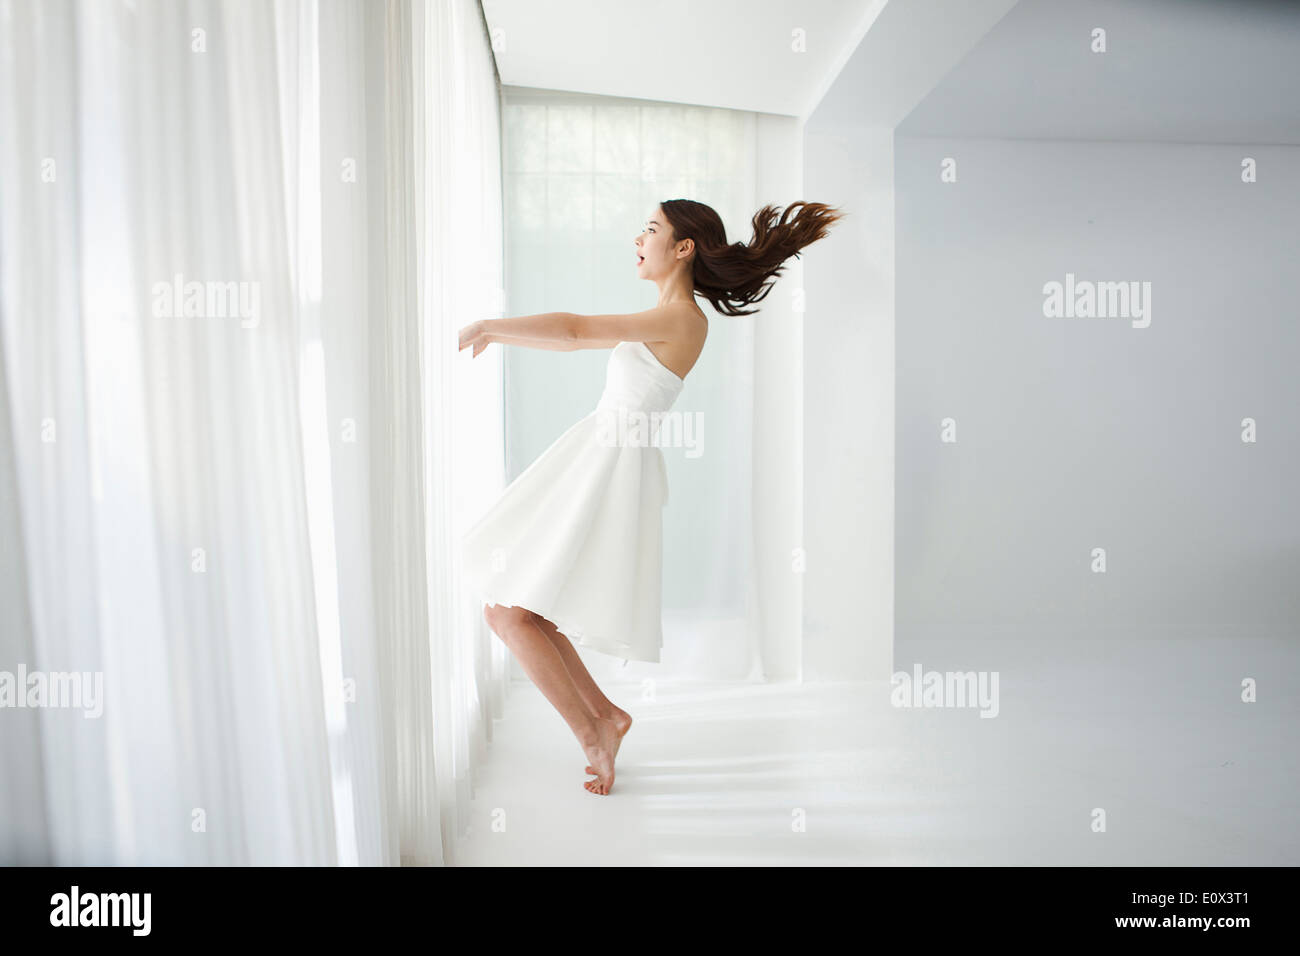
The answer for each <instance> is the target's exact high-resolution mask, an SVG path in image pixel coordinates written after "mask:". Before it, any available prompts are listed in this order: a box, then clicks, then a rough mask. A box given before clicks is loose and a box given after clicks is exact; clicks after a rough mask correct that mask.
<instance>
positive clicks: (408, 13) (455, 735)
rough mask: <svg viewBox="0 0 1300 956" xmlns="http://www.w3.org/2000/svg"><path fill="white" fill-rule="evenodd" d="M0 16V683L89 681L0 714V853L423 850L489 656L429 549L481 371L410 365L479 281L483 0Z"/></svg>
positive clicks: (493, 119)
mask: <svg viewBox="0 0 1300 956" xmlns="http://www.w3.org/2000/svg"><path fill="white" fill-rule="evenodd" d="M0 23H2V24H3V29H2V30H0V287H2V288H0V358H2V360H3V374H2V375H0V386H2V388H0V412H3V413H4V421H3V424H2V427H0V521H2V522H3V545H4V552H3V559H2V560H0V571H2V572H3V575H2V577H0V602H2V605H3V621H2V623H0V680H3V677H4V673H5V672H7V673H9V674H10V675H13V674H15V673H18V672H19V671H20V670H23V671H26V672H39V673H44V674H51V673H55V672H76V673H87V674H100V675H102V688H103V712H102V716H99V717H97V718H92V719H87V718H86V717H85V716H84V715H83V712H82V711H80V710H75V709H73V708H66V707H65V708H60V707H43V708H40V709H31V708H15V707H5V708H3V709H0V728H2V730H3V732H2V733H0V760H3V761H4V763H3V766H0V863H9V862H16V861H22V862H46V861H49V862H55V863H60V864H70V863H76V864H87V863H89V864H97V863H108V864H118V863H217V864H244V863H270V864H282V863H303V864H332V863H342V864H351V863H362V864H390V863H398V862H405V863H416V864H437V863H443V862H448V861H449V860H450V858H451V852H452V848H453V846H454V839H455V836H456V835H457V833H458V832H460V831H461V830H463V828H464V826H465V824H466V822H467V821H466V819H465V817H464V809H465V804H466V801H467V800H468V796H469V792H470V781H471V777H472V771H473V768H474V764H475V760H476V758H477V757H478V756H480V755H481V753H482V748H483V746H484V744H485V741H486V738H487V734H488V731H489V729H490V726H491V719H492V717H493V715H494V714H496V713H497V712H499V706H500V700H501V693H502V687H503V674H504V658H503V656H502V652H501V649H500V648H499V647H496V646H495V645H494V644H493V642H491V641H489V640H488V639H487V632H486V628H485V626H484V625H483V623H482V620H481V618H480V617H477V616H476V615H471V614H470V613H469V612H468V608H466V606H465V605H464V604H463V603H461V600H460V595H459V588H458V583H457V582H456V581H455V580H454V576H453V574H452V569H451V566H450V564H449V562H447V560H446V557H445V554H444V552H445V550H446V545H445V543H444V542H445V541H447V540H450V539H451V537H452V536H453V535H454V534H455V532H456V530H457V529H458V527H460V526H461V525H463V523H464V521H465V517H464V513H465V509H466V507H467V505H466V503H465V500H464V499H465V497H466V495H465V493H463V492H461V491H457V490H455V489H453V492H452V493H449V492H448V491H447V489H448V487H449V479H448V478H446V477H445V476H446V475H449V474H451V472H452V461H451V459H452V458H453V457H454V458H455V469H456V472H457V474H458V475H463V476H464V477H465V481H466V482H467V484H469V485H472V486H473V487H474V488H475V489H486V490H487V491H488V492H490V490H491V489H492V488H494V487H498V488H499V487H500V485H501V483H502V478H503V471H502V462H501V460H500V448H499V444H498V445H497V446H496V447H495V448H494V447H493V445H492V438H493V436H494V435H495V436H496V438H497V440H498V442H499V438H500V403H499V398H496V397H495V396H498V395H499V392H500V378H499V376H498V377H496V379H495V388H494V381H493V370H492V368H491V366H489V365H481V366H479V367H478V368H477V369H475V370H474V371H475V375H474V379H473V382H472V383H471V384H472V387H473V388H474V389H476V390H477V391H476V394H477V395H479V396H481V400H479V401H476V402H474V403H473V404H470V405H467V406H463V407H459V408H456V409H452V408H451V407H449V405H448V404H447V403H445V402H443V401H442V399H441V396H442V393H443V392H444V391H445V390H447V389H448V388H449V387H450V386H449V384H448V382H447V379H446V377H445V370H444V369H440V368H439V366H438V364H437V362H436V361H435V359H438V360H440V361H444V362H445V361H446V360H445V359H439V358H438V357H439V356H443V355H444V354H445V353H453V354H454V352H455V347H454V345H452V344H450V343H452V342H454V329H455V328H457V327H459V324H463V321H462V319H461V316H460V315H459V314H456V313H457V312H458V310H464V309H467V308H468V307H469V305H470V304H472V305H475V306H477V307H479V308H482V309H486V310H487V311H485V312H482V313H480V314H492V313H491V307H492V300H493V296H492V295H490V294H489V295H488V296H486V297H484V296H482V295H481V293H482V290H483V288H484V287H486V288H488V289H497V288H499V287H500V285H501V280H500V265H501V249H500V235H499V230H494V219H495V221H496V222H499V219H500V189H499V180H498V179H497V178H496V175H495V171H496V170H497V169H499V144H498V142H497V138H496V137H497V129H498V124H499V114H498V109H497V93H496V90H497V87H496V79H495V74H494V70H493V68H492V63H491V56H490V50H489V46H488V40H487V36H486V30H485V28H484V26H483V23H482V20H481V16H480V12H479V9H478V5H477V3H475V2H474V0H438V2H436V3H435V2H429V3H423V2H413V0H391V2H387V3H382V4H381V3H369V2H365V0H339V2H331V3H319V4H318V3H317V2H315V0H277V2H275V3H267V4H261V3H240V2H218V0H194V2H191V3H188V4H174V3H169V2H164V0H157V2H147V0H134V2H126V0H121V2H109V0H105V2H102V3H72V2H64V0H54V2H44V0H40V2H38V0H0ZM435 68H436V69H438V70H439V71H441V73H440V82H439V83H438V84H437V85H430V83H429V80H430V71H431V70H433V69H435ZM449 124H454V126H449ZM452 176H454V177H455V178H454V179H452V178H450V177H452ZM453 194H454V195H453ZM448 208H450V209H451V214H452V215H455V216H457V217H459V218H460V220H461V221H460V222H459V223H458V224H457V223H451V224H447V225H444V224H443V222H442V221H441V217H444V216H447V215H448ZM443 229H445V230H446V232H445V234H442V235H439V232H438V231H439V230H443ZM195 284H196V285H195ZM177 287H179V288H180V290H181V295H180V296H179V297H176V298H175V300H174V301H172V300H170V299H169V296H170V295H171V291H172V290H173V289H175V288H177ZM498 298H499V296H498ZM471 318H473V316H472V315H471ZM449 330H450V331H449ZM11 686H12V684H11Z"/></svg>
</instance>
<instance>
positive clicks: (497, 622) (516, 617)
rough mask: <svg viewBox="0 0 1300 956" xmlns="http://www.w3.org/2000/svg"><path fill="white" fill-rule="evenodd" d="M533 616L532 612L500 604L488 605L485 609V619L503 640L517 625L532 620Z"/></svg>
mask: <svg viewBox="0 0 1300 956" xmlns="http://www.w3.org/2000/svg"><path fill="white" fill-rule="evenodd" d="M532 614H533V612H532V611H530V610H528V609H527V608H523V607H503V606H502V605H500V604H487V605H484V607H483V619H484V620H485V621H487V623H488V627H490V628H492V630H493V631H495V632H496V635H497V636H498V637H500V638H502V639H504V638H505V636H506V635H507V634H508V633H509V632H510V630H511V628H512V627H514V626H515V625H516V624H520V623H523V622H525V621H528V620H530V619H531V618H532Z"/></svg>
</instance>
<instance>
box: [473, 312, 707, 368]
mask: <svg viewBox="0 0 1300 956" xmlns="http://www.w3.org/2000/svg"><path fill="white" fill-rule="evenodd" d="M693 315H694V309H692V308H691V307H690V305H688V304H687V303H684V302H674V303H673V304H671V305H664V306H656V307H655V308H653V309H647V310H646V311H645V312H632V313H628V314H626V315H576V314H574V313H572V312H543V313H541V314H540V315H525V316H521V317H519V318H508V319H483V320H481V321H479V322H475V323H473V324H471V325H467V326H465V328H463V329H461V331H460V347H461V348H462V349H464V348H467V347H469V346H473V347H474V355H478V353H479V352H481V351H483V349H485V348H487V346H488V345H490V344H491V343H493V342H500V343H501V344H502V345H522V346H526V347H528V348H535V349H549V350H551V351H558V352H572V351H574V350H576V349H608V348H613V347H614V346H615V345H617V344H618V343H619V342H666V341H669V340H671V339H673V338H675V337H676V336H677V335H678V334H680V333H681V332H683V331H684V330H685V328H686V324H687V322H689V320H690V318H691V317H692V316H693Z"/></svg>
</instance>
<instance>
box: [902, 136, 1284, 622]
mask: <svg viewBox="0 0 1300 956" xmlns="http://www.w3.org/2000/svg"><path fill="white" fill-rule="evenodd" d="M896 150H897V152H896V185H897V193H896V200H897V208H898V217H897V231H896V239H897V258H898V271H897V295H898V313H897V315H898V383H897V384H898V421H897V442H898V446H897V473H898V498H897V505H898V514H897V524H898V537H897V556H896V557H897V575H898V591H897V601H898V605H897V628H898V629H897V637H898V640H899V643H900V645H901V644H903V643H904V642H907V641H909V640H914V639H926V640H930V639H945V638H957V639H960V640H964V641H969V640H975V639H979V638H999V637H1007V638H1023V639H1026V640H1033V641H1039V642H1042V641H1052V640H1058V639H1079V640H1089V639H1095V638H1106V637H1120V638H1123V637H1137V636H1143V637H1157V638H1186V637H1193V636H1204V637H1216V636H1238V637H1247V636H1251V637H1255V636H1258V637H1275V636H1279V635H1283V634H1294V632H1295V627H1296V622H1297V621H1298V620H1300V591H1298V590H1297V589H1296V587H1295V583H1296V581H1297V580H1300V507H1297V506H1296V504H1295V487H1296V479H1297V475H1300V420H1298V419H1297V417H1296V415H1295V411H1296V408H1297V405H1298V404H1300V402H1298V399H1300V388H1298V387H1297V384H1296V383H1297V377H1296V368H1297V366H1298V365H1300V323H1297V315H1296V307H1295V301H1296V300H1295V287H1294V280H1295V275H1296V263H1297V261H1300V233H1297V230H1296V223H1297V222H1300V149H1297V148H1295V147H1285V146H1279V147H1258V146H1227V145H1203V146H1193V145H1178V144H1154V143H1128V144H1125V143H1079V142H1069V143H1060V142H1043V141H1029V140H941V139H929V138H918V139H907V138H900V139H899V140H898V142H897V144H896ZM1245 157H1250V158H1253V159H1254V160H1255V161H1256V162H1257V164H1258V171H1259V178H1258V182H1255V183H1245V182H1242V162H1243V159H1244V158H1245ZM945 158H950V159H952V160H953V161H954V162H955V163H956V169H957V181H956V182H955V183H945V182H941V181H940V170H941V165H942V164H943V162H944V160H945ZM1066 273H1073V274H1074V275H1075V276H1076V277H1077V280H1078V281H1080V282H1082V281H1084V280H1094V281H1115V282H1129V281H1134V282H1140V283H1150V296H1151V299H1150V303H1149V304H1150V315H1149V322H1150V324H1149V325H1147V326H1146V327H1145V328H1143V327H1135V326H1134V321H1137V322H1138V323H1139V325H1141V324H1142V323H1143V322H1145V321H1148V319H1131V318H1123V317H1113V318H1079V317H1072V318H1048V317H1045V316H1044V314H1043V302H1044V294H1043V287H1044V284H1045V283H1048V282H1051V281H1053V280H1056V281H1060V282H1062V283H1064V282H1065V280H1066ZM949 417H951V418H952V419H954V420H955V423H956V436H957V441H956V442H955V443H944V442H942V441H941V440H940V422H941V421H942V420H943V419H945V418H949ZM1247 417H1250V418H1253V419H1255V420H1256V421H1257V423H1258V435H1257V437H1258V440H1257V441H1256V442H1255V443H1243V441H1242V440H1241V434H1242V420H1243V419H1244V418H1247ZM1094 548H1104V549H1105V557H1106V571H1105V573H1096V572H1094V570H1093V566H1092V565H1093V555H1092V550H1093V549H1094Z"/></svg>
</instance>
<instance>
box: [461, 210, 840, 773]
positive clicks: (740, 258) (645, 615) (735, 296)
mask: <svg viewBox="0 0 1300 956" xmlns="http://www.w3.org/2000/svg"><path fill="white" fill-rule="evenodd" d="M778 213H779V215H778ZM840 218H842V214H841V213H840V212H839V211H838V210H834V209H831V208H830V207H827V206H825V205H823V204H821V203H807V202H796V203H792V204H791V205H789V206H787V207H786V208H785V211H784V212H783V213H781V212H780V210H778V209H777V208H776V207H774V206H770V205H769V206H764V207H763V209H761V210H759V212H758V213H756V214H755V216H754V219H753V227H754V235H753V238H752V240H751V241H750V242H749V243H748V244H746V243H743V242H736V243H728V242H727V237H726V230H725V229H724V227H723V224H722V219H721V218H720V217H719V216H718V214H717V213H716V212H715V211H714V210H713V209H711V208H710V207H708V206H706V205H704V204H702V203H697V202H694V201H692V200H689V199H672V200H666V201H664V202H662V203H660V204H659V205H658V206H657V207H655V209H654V210H653V211H652V212H651V214H650V216H649V218H648V219H647V221H646V223H645V225H644V228H643V230H642V232H641V234H640V235H638V236H637V237H636V239H635V240H634V242H635V245H636V254H635V255H636V273H637V276H638V277H639V278H642V279H649V280H651V281H652V282H654V283H655V284H656V285H657V286H658V287H659V302H658V304H657V305H656V306H655V307H654V308H652V309H648V310H646V311H645V312H637V313H633V314H630V315H574V314H573V313H569V312H547V313H544V314H541V315H530V316H524V317H522V318H508V319H486V320H484V321H480V322H475V323H473V324H471V325H468V326H466V327H465V328H463V329H461V330H460V348H461V349H466V348H468V349H472V350H473V351H472V355H474V356H477V355H478V354H479V353H480V352H482V351H483V350H484V349H485V348H487V346H488V345H490V344H491V343H493V342H499V343H501V344H503V345H522V346H525V347H528V348H537V349H550V350H553V351H572V350H573V349H608V348H612V349H613V352H612V353H611V355H610V361H609V366H608V368H607V371H606V381H605V390H604V392H603V393H602V395H601V398H600V401H599V403H598V404H597V406H596V409H595V410H594V411H593V412H592V413H591V414H590V415H588V416H587V417H585V418H583V419H582V420H581V421H579V422H577V423H576V424H575V425H574V426H573V427H572V428H570V429H569V430H568V431H567V432H565V433H564V434H563V435H561V436H560V438H558V439H557V440H556V441H555V443H554V444H553V445H552V446H551V447H550V448H548V449H547V450H546V451H545V452H543V453H542V455H541V456H540V457H539V458H538V459H537V460H536V461H534V462H533V463H532V464H531V465H529V467H528V468H527V469H525V471H524V472H523V473H522V474H520V475H519V477H518V478H516V479H515V480H514V481H513V482H511V483H510V486H509V487H508V488H506V490H505V491H504V492H503V493H502V495H501V497H500V499H499V500H498V501H497V502H496V504H494V505H493V506H492V508H491V509H490V510H489V511H488V512H487V514H485V515H484V516H483V517H482V518H481V519H479V521H478V522H477V523H476V524H475V525H474V527H473V528H471V529H470V530H469V531H468V532H467V533H466V535H465V538H464V540H463V541H462V543H461V555H462V561H463V567H464V571H465V575H466V578H467V579H468V580H469V581H470V582H471V584H472V586H473V587H474V589H475V592H476V594H477V596H478V597H479V598H480V599H481V600H482V601H483V603H484V605H485V610H484V616H485V617H486V619H487V622H488V624H489V626H491V628H492V630H493V631H494V632H495V633H496V634H497V636H498V637H500V638H501V640H502V641H504V642H505V644H506V645H507V646H508V647H509V648H510V650H511V652H512V653H513V654H514V655H515V657H516V658H517V659H518V660H519V663H520V665H521V666H522V667H523V669H524V671H525V672H526V673H527V674H528V676H529V678H530V679H531V680H532V681H533V683H534V684H536V685H537V687H538V688H539V689H540V690H541V691H542V693H543V694H544V695H545V696H546V698H547V700H549V701H550V702H551V703H552V705H554V706H555V708H556V709H557V710H558V711H559V712H560V714H561V716H563V718H564V720H565V721H566V722H567V723H568V725H569V727H570V728H571V729H572V730H573V733H574V735H575V736H576V737H577V738H578V743H579V744H580V745H581V746H582V749H583V752H584V753H585V754H586V757H587V760H588V761H589V763H588V765H587V768H586V769H587V773H589V774H594V775H595V779H594V780H587V781H585V782H584V784H583V786H584V787H586V789H587V790H588V791H590V792H591V793H595V794H608V793H609V792H610V788H611V787H612V786H613V783H614V758H615V756H616V755H617V753H618V748H619V744H620V743H621V742H622V739H623V736H624V735H625V734H626V733H627V731H628V729H629V728H630V727H631V726H632V717H631V715H630V714H628V713H627V711H625V710H623V709H622V708H620V707H617V706H616V705H615V704H614V703H613V702H612V701H610V700H609V698H608V697H606V696H605V695H604V693H602V692H601V690H600V688H599V687H598V686H597V685H596V682H595V681H594V680H593V679H592V677H591V674H590V673H588V671H587V668H586V667H585V666H584V665H583V663H582V659H581V658H580V657H579V656H578V653H577V651H576V650H575V649H574V646H573V645H574V643H577V644H579V645H581V646H586V647H590V648H592V649H594V650H597V651H600V652H602V653H606V654H611V655H613V656H615V657H621V658H623V659H624V660H625V661H626V660H639V661H655V662H657V661H658V660H659V650H660V647H661V646H662V643H663V640H662V628H661V619H660V608H661V604H660V598H661V591H660V583H661V571H662V567H661V562H662V544H661V534H662V513H661V509H662V508H663V505H664V503H665V502H666V501H667V499H668V481H667V470H666V468H665V465H664V458H663V452H662V451H661V450H660V449H659V447H658V446H657V444H656V443H655V429H656V428H657V423H658V421H659V417H658V416H657V415H656V413H662V412H667V411H668V410H669V408H671V406H672V404H673V402H674V401H675V400H676V398H677V395H678V394H679V393H680V392H681V389H682V387H683V386H684V384H685V380H686V376H687V375H688V374H690V371H691V369H692V368H693V367H694V365H695V362H696V360H697V359H698V358H699V356H700V352H701V351H702V350H703V348H704V340H705V338H706V337H707V336H708V332H709V320H708V317H707V316H706V315H705V313H704V311H703V310H702V309H701V308H700V307H699V306H698V305H696V303H695V297H696V296H702V297H704V298H705V299H707V300H708V301H709V303H710V304H711V305H712V306H713V308H714V309H715V310H716V311H718V312H720V313H722V314H724V315H750V314H752V313H754V312H756V311H758V310H757V309H748V310H745V309H742V307H743V306H747V305H752V304H753V303H755V302H759V301H761V300H762V299H763V298H764V297H766V295H767V293H768V292H769V291H770V290H771V288H772V285H773V282H774V281H775V279H776V278H777V277H778V276H779V275H780V274H781V272H782V271H783V268H784V266H783V264H784V263H785V261H786V260H787V259H789V258H790V257H791V256H796V255H798V254H799V251H800V250H801V249H802V248H803V247H805V246H807V245H809V244H810V243H812V242H815V241H817V240H818V239H821V238H824V237H825V236H826V234H827V229H828V228H829V226H830V225H831V224H832V223H834V222H835V221H836V220H838V219H840ZM629 415H635V416H639V417H640V420H641V421H642V422H644V421H646V420H650V421H653V422H654V423H655V424H654V425H652V426H651V427H650V429H649V431H646V430H644V429H642V430H638V429H635V428H634V429H632V430H631V437H629V430H628V429H627V428H626V427H625V425H626V422H627V420H628V417H629ZM619 421H621V422H623V423H624V427H622V428H620V427H618V425H617V422H619ZM611 432H616V433H617V437H612V435H611Z"/></svg>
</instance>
